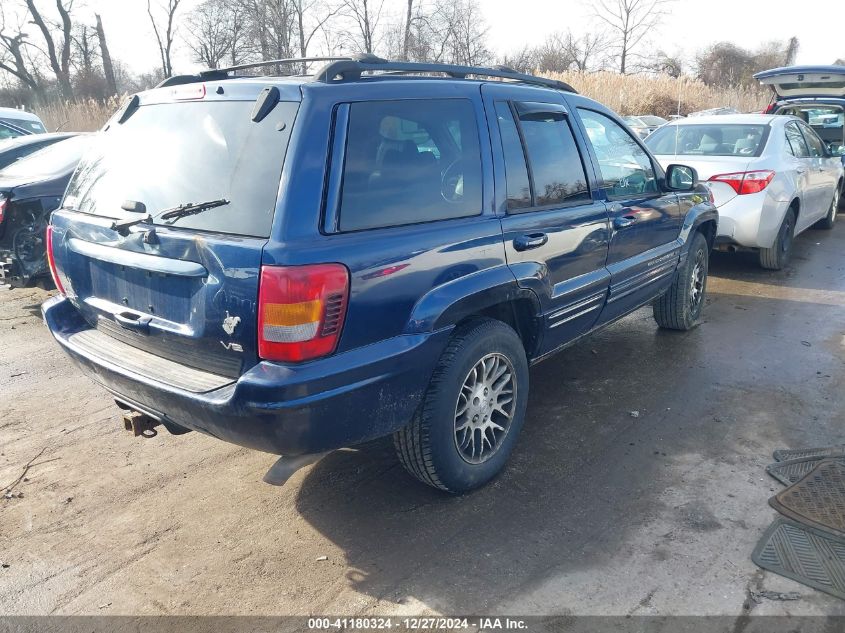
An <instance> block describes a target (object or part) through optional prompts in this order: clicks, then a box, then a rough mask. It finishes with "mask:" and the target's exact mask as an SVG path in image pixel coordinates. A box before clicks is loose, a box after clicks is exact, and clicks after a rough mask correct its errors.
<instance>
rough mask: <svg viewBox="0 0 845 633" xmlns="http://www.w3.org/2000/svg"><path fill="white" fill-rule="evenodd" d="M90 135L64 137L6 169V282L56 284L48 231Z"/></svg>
mask: <svg viewBox="0 0 845 633" xmlns="http://www.w3.org/2000/svg"><path fill="white" fill-rule="evenodd" d="M90 139H91V137H90V136H89V135H79V136H74V137H72V138H69V139H67V140H63V141H59V142H57V143H55V144H53V145H51V146H49V147H46V148H44V149H41V150H39V151H37V152H35V153H34V154H30V155H29V156H27V157H25V158H22V159H21V160H18V161H16V162H14V163H12V164H11V165H9V166H8V167H6V168H5V169H3V170H2V171H0V284H8V285H10V286H12V287H22V286H28V285H32V284H41V285H48V284H49V285H51V286H52V284H51V281H50V272H49V269H48V268H47V260H46V258H45V243H44V240H45V231H46V228H47V224H48V222H49V221H50V213H51V212H52V211H53V210H55V209H56V208H58V206H59V203H60V202H61V199H62V196H63V195H64V193H65V188H66V187H67V183H68V181H69V180H70V177H71V175H72V174H73V170H74V169H76V165H77V163H79V159H80V158H81V157H82V154H83V153H84V152H85V150H86V149H87V148H88V145H89V143H90Z"/></svg>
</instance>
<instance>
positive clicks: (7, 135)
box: [0, 121, 32, 141]
mask: <svg viewBox="0 0 845 633" xmlns="http://www.w3.org/2000/svg"><path fill="white" fill-rule="evenodd" d="M31 134H32V132H28V131H26V130H25V129H23V128H20V127H18V126H17V125H12V124H11V123H4V122H3V121H0V141H5V140H8V139H13V138H18V137H21V136H30V135H31Z"/></svg>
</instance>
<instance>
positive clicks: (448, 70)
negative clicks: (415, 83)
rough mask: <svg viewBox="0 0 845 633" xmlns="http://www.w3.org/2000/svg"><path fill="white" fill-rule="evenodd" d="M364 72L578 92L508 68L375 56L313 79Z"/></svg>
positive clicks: (332, 67) (330, 67) (340, 63)
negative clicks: (489, 79) (497, 81)
mask: <svg viewBox="0 0 845 633" xmlns="http://www.w3.org/2000/svg"><path fill="white" fill-rule="evenodd" d="M365 72H389V73H398V74H414V73H442V74H444V75H448V76H449V77H454V78H455V79H464V78H465V77H466V76H467V75H475V76H478V77H496V78H498V79H511V80H513V81H519V82H522V83H526V84H531V85H534V86H544V87H546V88H554V89H556V90H564V91H566V92H574V93H576V94H577V91H576V90H575V89H574V88H573V87H572V86H570V85H569V84H568V83H566V82H564V81H558V80H556V79H547V78H545V77H535V76H534V75H526V74H524V73H519V72H516V71H515V70H513V69H512V68H508V67H507V66H495V67H493V68H487V67H484V66H462V65H459V64H438V63H433V62H401V61H389V60H386V59H382V58H380V57H376V56H375V55H358V56H356V57H354V58H345V59H338V60H336V61H332V62H331V63H329V64H327V65H325V66H323V68H321V69H320V70H319V71H318V72H317V74H316V75H314V81H322V82H324V83H331V82H334V81H337V80H338V79H337V78H338V77H339V78H340V81H346V80H355V79H360V78H361V75H362V74H363V73H365Z"/></svg>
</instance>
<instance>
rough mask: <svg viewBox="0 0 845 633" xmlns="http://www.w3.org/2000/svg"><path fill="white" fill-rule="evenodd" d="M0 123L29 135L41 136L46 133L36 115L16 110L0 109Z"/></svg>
mask: <svg viewBox="0 0 845 633" xmlns="http://www.w3.org/2000/svg"><path fill="white" fill-rule="evenodd" d="M0 123H8V124H10V125H14V126H15V127H18V128H21V129H24V130H26V131H27V132H29V133H30V134H43V133H44V132H46V131H47V128H46V127H44V123H43V121H41V119H39V118H38V115H36V114H33V113H32V112H27V111H26V110H18V109H17V108H0Z"/></svg>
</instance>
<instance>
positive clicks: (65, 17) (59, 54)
mask: <svg viewBox="0 0 845 633" xmlns="http://www.w3.org/2000/svg"><path fill="white" fill-rule="evenodd" d="M73 1H74V0H66V2H63V1H62V0H56V10H57V11H58V13H59V23H58V24H57V25H55V28H56V29H58V31H59V32H60V33H61V39H60V40H58V42H57V41H55V40H54V39H53V29H51V28H50V27H51V26H53V25H50V26H48V25H47V22H46V21H45V19H44V17H43V15H42V14H41V11H40V10H39V9H38V7H36V6H35V0H25V2H26V8H27V10H28V11H29V15H30V17H31V18H32V22H33V23H34V24H35V26H36V27H38V30H39V31H40V32H41V35H42V37H43V38H44V45H45V48H44V50H43V52H44V54H45V55H46V56H47V61H48V62H49V64H50V68H51V69H52V71H53V74H54V75H55V76H56V81H57V82H58V84H59V90H60V91H61V94H62V97H63V98H65V99H73V87H72V86H71V81H70V57H71V42H72V38H73V34H72V31H73V21H72V20H71V17H70V14H71V12H72V11H73Z"/></svg>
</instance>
